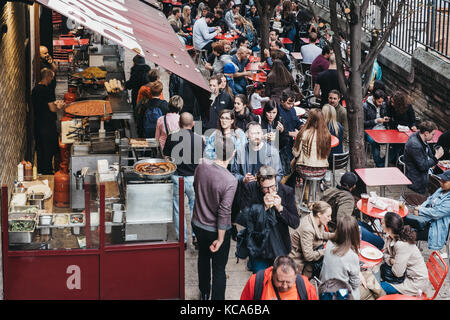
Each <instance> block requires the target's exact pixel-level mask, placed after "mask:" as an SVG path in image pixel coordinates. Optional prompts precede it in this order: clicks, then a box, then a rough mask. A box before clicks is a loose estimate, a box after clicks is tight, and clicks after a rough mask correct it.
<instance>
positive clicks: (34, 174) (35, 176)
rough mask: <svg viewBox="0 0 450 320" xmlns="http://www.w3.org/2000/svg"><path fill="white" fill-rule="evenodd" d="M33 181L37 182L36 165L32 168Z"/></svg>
mask: <svg viewBox="0 0 450 320" xmlns="http://www.w3.org/2000/svg"><path fill="white" fill-rule="evenodd" d="M33 180H37V167H36V163H35V164H34V166H33Z"/></svg>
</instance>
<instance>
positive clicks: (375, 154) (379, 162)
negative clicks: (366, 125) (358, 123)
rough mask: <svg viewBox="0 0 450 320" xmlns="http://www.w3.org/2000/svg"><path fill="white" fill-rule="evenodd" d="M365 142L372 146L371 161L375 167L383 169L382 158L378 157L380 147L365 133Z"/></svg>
mask: <svg viewBox="0 0 450 320" xmlns="http://www.w3.org/2000/svg"><path fill="white" fill-rule="evenodd" d="M364 135H365V136H366V140H367V142H369V143H370V145H371V146H372V155H373V161H374V162H375V165H376V166H377V167H384V158H381V157H380V145H379V144H378V143H376V142H375V141H374V140H373V139H372V138H371V137H370V136H369V135H368V134H367V133H364Z"/></svg>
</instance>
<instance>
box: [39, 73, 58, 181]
mask: <svg viewBox="0 0 450 320" xmlns="http://www.w3.org/2000/svg"><path fill="white" fill-rule="evenodd" d="M54 77H55V73H54V72H53V71H52V70H50V69H48V68H43V69H42V70H41V81H39V83H38V84H37V85H36V86H35V87H34V89H33V91H32V92H31V101H32V103H33V108H34V134H35V139H36V151H37V169H38V173H40V174H53V165H52V159H53V156H54V155H55V152H56V150H57V144H58V134H57V130H56V112H57V111H58V110H61V109H62V108H64V106H65V104H64V102H63V101H61V100H56V98H55V94H54V91H53V90H52V87H51V83H52V80H53V78H54Z"/></svg>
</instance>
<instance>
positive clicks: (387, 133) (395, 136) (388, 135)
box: [365, 130, 409, 167]
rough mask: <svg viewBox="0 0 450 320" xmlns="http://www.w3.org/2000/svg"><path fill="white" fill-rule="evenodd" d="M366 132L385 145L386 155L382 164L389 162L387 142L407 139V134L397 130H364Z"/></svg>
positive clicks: (404, 141)
mask: <svg viewBox="0 0 450 320" xmlns="http://www.w3.org/2000/svg"><path fill="white" fill-rule="evenodd" d="M365 131H366V133H367V134H368V135H369V136H370V137H371V138H372V139H373V140H374V141H375V142H376V143H379V144H385V145H386V155H385V161H384V166H385V167H387V166H388V164H389V144H391V143H406V142H407V141H408V138H409V137H408V135H406V134H405V133H404V132H400V131H398V130H365Z"/></svg>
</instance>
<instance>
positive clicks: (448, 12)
mask: <svg viewBox="0 0 450 320" xmlns="http://www.w3.org/2000/svg"><path fill="white" fill-rule="evenodd" d="M310 1H311V3H312V4H313V5H317V6H319V7H322V8H324V9H326V10H328V9H329V0H310ZM301 2H302V4H303V5H305V6H307V1H306V0H302V1H301ZM376 2H380V1H376ZM398 5H399V1H398V0H391V1H389V4H388V8H385V10H382V9H381V8H380V7H379V6H377V5H375V1H374V0H371V1H370V4H369V7H368V9H367V12H366V16H365V19H364V23H363V28H364V30H366V31H367V32H369V31H372V30H373V29H381V30H384V29H385V27H386V26H387V25H388V24H389V23H390V21H391V17H392V15H393V14H394V13H395V12H396V10H397V8H398ZM337 12H338V14H339V13H340V12H341V8H340V6H338V8H337ZM383 15H385V16H386V19H384V23H383V24H382V23H381V20H383V19H382V16H383ZM449 29H450V0H408V1H406V4H405V6H404V7H403V9H402V14H401V16H400V19H399V21H398V23H397V26H396V27H395V28H394V29H393V30H392V32H391V35H390V37H389V41H388V44H389V45H391V46H394V47H396V48H398V49H399V50H401V51H403V52H405V53H407V54H409V55H412V54H413V52H414V50H415V49H416V48H417V47H419V46H422V47H424V48H425V49H426V50H432V51H434V52H436V53H438V54H439V55H441V56H443V57H445V58H450V47H449V37H450V31H449Z"/></svg>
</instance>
